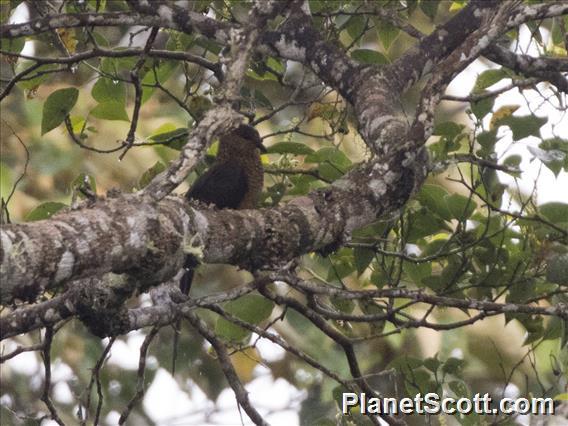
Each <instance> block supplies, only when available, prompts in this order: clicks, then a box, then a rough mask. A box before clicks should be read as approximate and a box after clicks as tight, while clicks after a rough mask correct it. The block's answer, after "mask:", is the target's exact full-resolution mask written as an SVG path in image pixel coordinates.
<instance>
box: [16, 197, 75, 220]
mask: <svg viewBox="0 0 568 426" xmlns="http://www.w3.org/2000/svg"><path fill="white" fill-rule="evenodd" d="M65 207H67V205H66V204H63V203H57V202H55V201H48V202H46V203H43V204H40V205H39V206H37V207H36V208H35V209H33V210H32V211H31V212H29V213H28V214H27V216H26V222H33V221H35V220H42V219H49V218H50V217H51V216H53V215H54V214H55V213H57V212H58V211H59V210H61V209H63V208H65Z"/></svg>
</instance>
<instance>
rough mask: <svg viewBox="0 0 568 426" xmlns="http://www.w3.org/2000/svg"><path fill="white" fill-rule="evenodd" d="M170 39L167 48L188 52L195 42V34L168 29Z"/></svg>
mask: <svg viewBox="0 0 568 426" xmlns="http://www.w3.org/2000/svg"><path fill="white" fill-rule="evenodd" d="M168 35H169V38H168V41H167V42H166V49H167V50H174V51H175V50H177V51H181V52H187V51H188V50H189V49H190V48H191V46H193V44H194V43H195V36H194V35H192V34H186V33H182V32H179V31H174V30H171V31H168Z"/></svg>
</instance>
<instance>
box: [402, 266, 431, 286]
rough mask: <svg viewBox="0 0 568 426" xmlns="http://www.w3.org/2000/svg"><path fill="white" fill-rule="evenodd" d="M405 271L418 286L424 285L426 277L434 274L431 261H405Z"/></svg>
mask: <svg viewBox="0 0 568 426" xmlns="http://www.w3.org/2000/svg"><path fill="white" fill-rule="evenodd" d="M403 271H404V272H405V273H406V274H407V275H408V276H409V277H410V279H411V280H412V281H414V283H415V284H416V285H418V286H422V280H423V279H424V278H426V277H430V276H432V264H431V263H429V262H423V263H413V262H406V261H405V262H404V264H403Z"/></svg>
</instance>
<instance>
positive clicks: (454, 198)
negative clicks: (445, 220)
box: [445, 194, 477, 220]
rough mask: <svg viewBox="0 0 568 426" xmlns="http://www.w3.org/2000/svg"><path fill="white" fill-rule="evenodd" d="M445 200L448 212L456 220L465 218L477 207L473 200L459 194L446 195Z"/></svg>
mask: <svg viewBox="0 0 568 426" xmlns="http://www.w3.org/2000/svg"><path fill="white" fill-rule="evenodd" d="M445 200H446V203H447V205H448V209H449V210H450V213H451V214H452V216H453V217H454V218H455V219H458V220H463V219H467V218H468V217H470V216H471V215H472V214H473V212H474V211H475V209H476V208H477V204H476V203H475V201H473V200H472V199H470V198H468V197H465V196H463V195H461V194H452V195H447V196H446V197H445Z"/></svg>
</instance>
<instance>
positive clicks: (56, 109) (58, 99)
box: [41, 87, 79, 135]
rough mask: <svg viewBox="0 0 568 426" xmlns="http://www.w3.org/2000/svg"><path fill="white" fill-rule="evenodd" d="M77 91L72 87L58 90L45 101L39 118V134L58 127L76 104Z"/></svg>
mask: <svg viewBox="0 0 568 426" xmlns="http://www.w3.org/2000/svg"><path fill="white" fill-rule="evenodd" d="M78 97H79V91H78V90H77V89H76V88H74V87H69V88H67V89H59V90H56V91H55V92H53V93H52V94H51V95H49V97H48V98H47V99H46V101H45V104H44V105H43V113H42V117H41V134H42V135H44V134H46V133H47V132H49V131H50V130H53V129H55V128H56V127H57V126H59V125H60V124H61V123H62V122H63V120H65V117H66V116H67V114H69V111H71V109H72V108H73V106H74V105H75V102H77V98H78Z"/></svg>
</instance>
